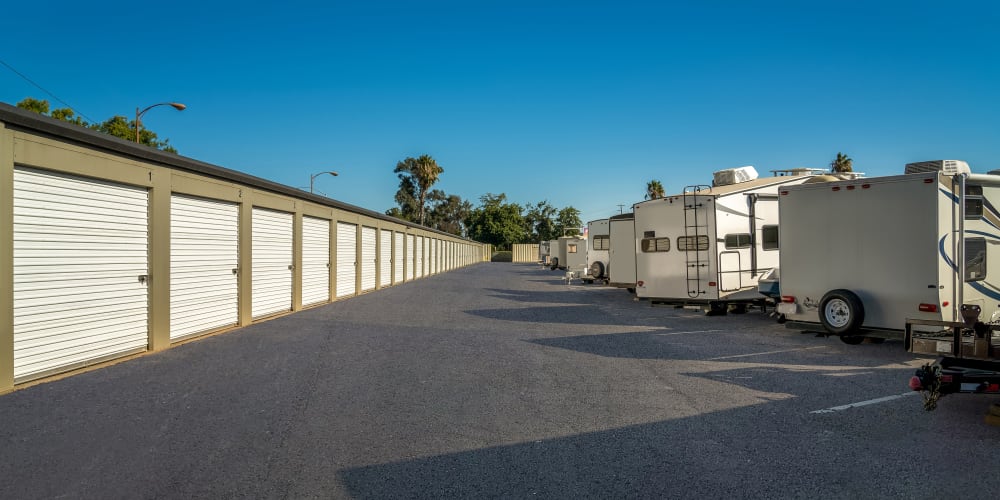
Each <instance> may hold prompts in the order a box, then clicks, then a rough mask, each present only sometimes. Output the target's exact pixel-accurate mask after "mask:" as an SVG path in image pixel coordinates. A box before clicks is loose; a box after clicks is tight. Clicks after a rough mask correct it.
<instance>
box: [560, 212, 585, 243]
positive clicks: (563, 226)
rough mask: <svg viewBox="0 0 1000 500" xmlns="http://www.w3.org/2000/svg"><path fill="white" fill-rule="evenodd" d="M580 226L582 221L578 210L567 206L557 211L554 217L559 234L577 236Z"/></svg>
mask: <svg viewBox="0 0 1000 500" xmlns="http://www.w3.org/2000/svg"><path fill="white" fill-rule="evenodd" d="M580 226H583V221H581V220H580V211H579V210H577V209H575V208H573V207H572V206H569V207H566V208H564V209H562V210H560V211H559V215H558V216H557V217H556V229H558V230H559V234H560V235H564V236H579V235H580Z"/></svg>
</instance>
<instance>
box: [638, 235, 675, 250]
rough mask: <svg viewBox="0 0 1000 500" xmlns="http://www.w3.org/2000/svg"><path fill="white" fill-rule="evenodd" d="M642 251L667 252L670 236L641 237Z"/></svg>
mask: <svg viewBox="0 0 1000 500" xmlns="http://www.w3.org/2000/svg"><path fill="white" fill-rule="evenodd" d="M642 251H643V252H645V253H649V252H669V251H670V238H643V240H642Z"/></svg>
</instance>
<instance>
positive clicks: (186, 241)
mask: <svg viewBox="0 0 1000 500" xmlns="http://www.w3.org/2000/svg"><path fill="white" fill-rule="evenodd" d="M239 220H240V214H239V205H237V204H236V203H230V202H226V201H219V200H208V199H202V198H193V197H189V196H182V195H177V194H175V195H173V196H171V197H170V338H171V340H177V339H181V338H183V337H187V336H190V335H194V334H197V333H201V332H206V331H209V330H214V329H218V328H224V327H227V326H235V325H236V324H237V323H238V322H239V279H238V273H237V268H238V267H239V247H240V245H239V243H240V242H239V229H240V228H239Z"/></svg>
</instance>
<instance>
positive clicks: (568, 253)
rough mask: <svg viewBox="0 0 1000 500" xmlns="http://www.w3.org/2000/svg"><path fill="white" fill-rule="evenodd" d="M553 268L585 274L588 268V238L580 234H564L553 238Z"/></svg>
mask: <svg viewBox="0 0 1000 500" xmlns="http://www.w3.org/2000/svg"><path fill="white" fill-rule="evenodd" d="M550 250H551V251H552V269H553V270H554V269H565V270H567V271H575V272H579V273H580V276H583V274H584V271H585V270H586V268H587V239H586V238H583V237H580V236H563V237H560V238H559V239H557V240H553V243H552V246H551V247H550Z"/></svg>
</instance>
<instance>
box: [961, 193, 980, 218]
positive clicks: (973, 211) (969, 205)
mask: <svg viewBox="0 0 1000 500" xmlns="http://www.w3.org/2000/svg"><path fill="white" fill-rule="evenodd" d="M982 216H983V187H982V186H965V218H966V219H978V218H980V217H982Z"/></svg>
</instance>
